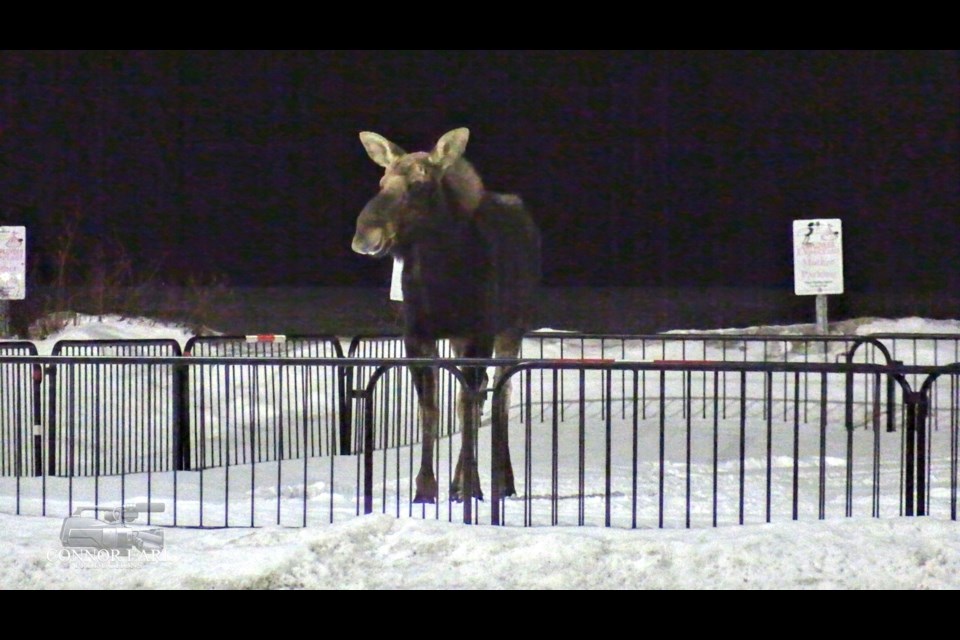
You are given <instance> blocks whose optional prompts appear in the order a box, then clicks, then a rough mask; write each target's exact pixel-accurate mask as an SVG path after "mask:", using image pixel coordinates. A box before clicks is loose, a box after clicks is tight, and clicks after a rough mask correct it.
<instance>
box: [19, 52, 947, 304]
mask: <svg viewBox="0 0 960 640" xmlns="http://www.w3.org/2000/svg"><path fill="white" fill-rule="evenodd" d="M958 125H960V58H958V52H957V51H804V52H796V51H606V52H604V51H589V52H582V51H580V52H578V51H2V52H0V224H3V225H7V224H11V225H12V224H25V225H27V226H28V228H29V234H30V237H31V254H30V256H31V264H32V265H33V268H34V269H35V271H34V280H35V282H38V281H39V282H42V281H44V280H49V279H51V278H53V276H54V274H55V272H56V268H55V265H56V247H57V246H58V245H57V239H58V237H60V236H61V235H62V232H63V230H64V229H67V228H69V222H70V221H71V220H78V221H79V224H80V227H79V233H78V234H77V239H76V245H75V246H76V247H77V248H76V249H75V253H76V254H77V264H76V265H75V268H74V269H73V270H72V271H71V275H72V276H73V277H77V278H81V277H83V275H84V274H85V273H89V272H90V270H91V269H93V268H95V267H94V265H93V263H94V262H95V261H96V259H97V257H98V256H101V255H107V256H109V257H110V260H111V261H113V262H115V261H116V260H115V257H116V255H117V254H118V253H125V254H126V255H127V256H128V257H131V258H132V264H133V266H134V268H135V269H136V270H137V271H138V272H139V273H141V274H149V273H152V272H153V271H154V270H158V271H159V273H162V274H164V275H163V277H164V278H169V279H170V281H183V280H185V279H186V278H187V277H189V276H191V275H193V276H195V277H200V278H201V279H203V278H209V277H211V276H214V275H221V276H226V277H227V278H228V279H229V281H230V282H232V283H234V284H251V285H314V284H320V285H376V286H385V284H386V282H385V278H386V275H387V274H388V271H389V268H388V266H387V265H386V264H382V263H375V262H373V261H371V260H369V259H364V258H362V257H360V256H356V255H354V254H353V253H351V251H350V238H351V236H352V234H353V225H354V221H355V218H356V215H357V214H358V213H359V211H360V209H361V208H362V206H363V204H364V203H365V201H366V200H367V199H368V198H369V197H370V196H371V195H373V193H374V191H375V189H376V187H377V182H378V180H379V176H380V174H381V170H380V169H379V168H378V167H376V166H375V165H374V164H373V163H372V162H370V160H369V159H368V158H367V156H366V154H365V153H364V151H363V148H362V147H361V145H360V143H359V140H358V138H357V133H358V132H359V131H361V130H372V131H376V132H378V133H381V134H383V135H385V136H386V137H388V138H390V139H391V140H394V141H395V142H397V143H399V144H401V145H402V146H405V147H406V148H407V149H408V150H417V149H427V148H429V147H430V146H432V144H433V143H434V142H435V141H436V139H437V138H438V137H439V136H440V135H441V134H443V133H444V132H446V131H447V130H448V129H451V128H453V127H457V126H468V127H470V129H471V141H470V145H469V146H468V149H467V155H468V157H470V158H471V160H472V161H473V163H474V164H475V165H476V167H477V169H478V170H479V172H480V174H481V175H482V176H483V177H484V180H485V182H486V183H487V186H488V188H490V189H492V190H498V191H512V192H516V193H519V194H520V195H522V196H523V197H524V199H525V200H526V201H527V203H528V205H529V207H530V209H531V210H532V212H533V214H534V216H535V218H536V219H537V220H538V221H539V223H540V224H541V227H542V229H543V233H544V247H545V251H544V254H545V264H544V274H545V281H546V284H548V285H563V286H567V285H668V286H683V285H720V286H738V285H745V286H759V287H781V288H792V286H793V281H792V278H793V272H792V263H791V259H792V245H791V221H792V220H793V219H797V218H826V217H831V218H832V217H838V218H841V219H842V220H843V224H844V236H845V248H844V250H845V258H846V260H845V261H846V284H847V289H848V290H849V291H886V290H896V289H900V288H902V287H906V286H910V287H916V288H918V289H922V290H948V289H949V290H953V291H956V290H958V289H960V260H958V259H957V258H956V253H957V248H958V246H960V210H958V208H960V207H958V205H960V128H958ZM95 238H99V239H100V240H101V244H104V245H105V246H106V247H107V248H106V249H105V250H104V252H101V253H98V252H97V251H96V250H95V249H94V245H95V244H96V241H95V240H94V239H95ZM117 246H122V247H124V250H123V251H122V252H121V251H119V250H118V249H117V248H116V247H117Z"/></svg>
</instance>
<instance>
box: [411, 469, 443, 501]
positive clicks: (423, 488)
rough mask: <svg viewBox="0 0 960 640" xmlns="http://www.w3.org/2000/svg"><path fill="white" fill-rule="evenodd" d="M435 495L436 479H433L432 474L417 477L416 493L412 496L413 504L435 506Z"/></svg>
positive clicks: (436, 491)
mask: <svg viewBox="0 0 960 640" xmlns="http://www.w3.org/2000/svg"><path fill="white" fill-rule="evenodd" d="M437 493H438V490H437V479H436V478H434V477H433V474H432V473H431V474H420V475H418V476H417V493H416V494H415V495H414V496H413V503H414V504H436V502H437Z"/></svg>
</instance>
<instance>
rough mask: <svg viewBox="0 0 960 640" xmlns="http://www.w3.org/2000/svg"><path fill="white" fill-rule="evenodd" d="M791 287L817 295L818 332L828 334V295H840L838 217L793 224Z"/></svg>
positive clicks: (840, 255) (839, 226) (840, 235)
mask: <svg viewBox="0 0 960 640" xmlns="http://www.w3.org/2000/svg"><path fill="white" fill-rule="evenodd" d="M793 286H794V293H796V295H798V296H810V295H812V296H816V312H817V333H820V334H826V333H827V296H828V295H836V294H841V293H843V227H842V224H841V222H840V220H839V219H838V218H828V219H821V220H794V221H793Z"/></svg>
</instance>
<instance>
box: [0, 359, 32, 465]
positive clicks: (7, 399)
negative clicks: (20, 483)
mask: <svg viewBox="0 0 960 640" xmlns="http://www.w3.org/2000/svg"><path fill="white" fill-rule="evenodd" d="M35 355H37V348H36V347H35V346H34V345H33V344H32V343H29V342H0V357H2V356H35ZM40 380H41V371H40V367H39V365H34V364H28V363H11V364H9V365H6V366H3V367H0V390H2V391H0V476H14V477H19V476H28V475H39V474H40V473H41V471H42V470H41V469H39V468H37V464H39V461H40V460H41V452H42V442H41V441H40V438H41V436H42V433H41V426H40V425H41V422H40V415H41V407H40Z"/></svg>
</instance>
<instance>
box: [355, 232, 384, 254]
mask: <svg viewBox="0 0 960 640" xmlns="http://www.w3.org/2000/svg"><path fill="white" fill-rule="evenodd" d="M383 240H384V238H383V229H380V228H376V227H373V228H371V227H359V226H358V227H357V233H356V235H354V236H353V244H351V245H350V246H351V247H352V248H353V250H354V251H356V252H357V253H361V254H363V255H368V256H372V255H376V254H378V253H380V251H381V250H382V249H383Z"/></svg>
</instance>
